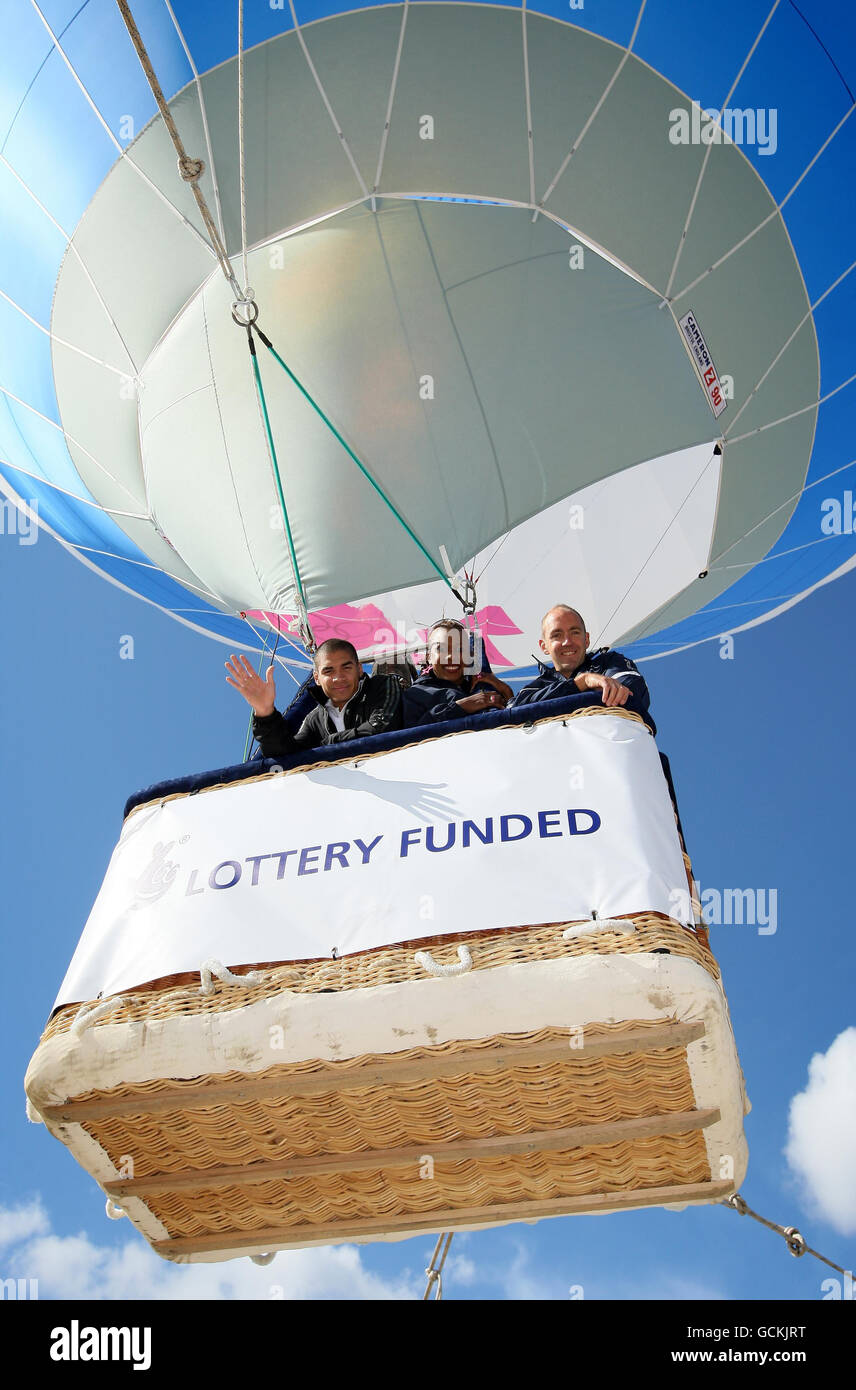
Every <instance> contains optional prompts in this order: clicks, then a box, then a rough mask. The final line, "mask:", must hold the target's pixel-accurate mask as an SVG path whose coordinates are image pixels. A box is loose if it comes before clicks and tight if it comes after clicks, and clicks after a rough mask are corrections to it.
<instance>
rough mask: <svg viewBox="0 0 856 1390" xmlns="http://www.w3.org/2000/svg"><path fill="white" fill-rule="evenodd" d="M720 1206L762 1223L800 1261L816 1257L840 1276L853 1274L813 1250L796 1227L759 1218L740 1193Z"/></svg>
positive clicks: (725, 1200) (727, 1198) (726, 1199)
mask: <svg viewBox="0 0 856 1390" xmlns="http://www.w3.org/2000/svg"><path fill="white" fill-rule="evenodd" d="M720 1206H723V1207H730V1208H731V1210H732V1211H736V1212H737V1213H738V1214H739V1215H740V1216H751V1217H752V1219H753V1221H760V1223H761V1225H762V1226H766V1227H767V1230H768V1231H775V1232H776V1234H777V1235H780V1236H781V1237H782V1238H783V1239H784V1241H785V1243H786V1244H787V1247H788V1249H789V1250H790V1252H791V1254H792V1255H794V1256H795V1257H796V1258H797V1259H799V1257H800V1256H801V1255H814V1257H815V1259H816V1260H822V1261H823V1263H824V1264H825V1265H829V1267H830V1269H837V1270H838V1273H839V1274H849V1273H850V1272H851V1271H850V1270H847V1269H843V1268H842V1267H841V1265H837V1264H835V1262H834V1261H833V1260H828V1259H827V1258H826V1256H825V1255H821V1254H820V1253H819V1251H817V1250H812V1248H811V1246H810V1245H806V1242H805V1237H804V1236H802V1235H801V1234H800V1232H799V1231H798V1230H797V1228H796V1226H777V1225H776V1223H775V1221H767V1220H766V1219H765V1218H764V1217H763V1216H759V1215H758V1213H757V1211H753V1210H752V1208H751V1207H750V1206H749V1204H748V1202H746V1201H744V1199H743V1198H742V1197H741V1196H740V1194H739V1192H736V1193H735V1194H734V1196H732V1197H726V1198H724V1199H723V1201H722V1202H720Z"/></svg>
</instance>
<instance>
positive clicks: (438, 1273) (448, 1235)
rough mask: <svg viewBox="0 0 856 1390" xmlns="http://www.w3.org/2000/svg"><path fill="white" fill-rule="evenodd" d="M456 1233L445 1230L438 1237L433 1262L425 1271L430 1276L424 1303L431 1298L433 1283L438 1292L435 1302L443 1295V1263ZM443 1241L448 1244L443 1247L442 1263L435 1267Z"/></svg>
mask: <svg viewBox="0 0 856 1390" xmlns="http://www.w3.org/2000/svg"><path fill="white" fill-rule="evenodd" d="M454 1234H455V1232H454V1231H444V1232H443V1233H442V1235H439V1236H438V1237H437V1244H436V1245H435V1246H434V1254H433V1255H432V1256H431V1263H430V1265H429V1266H428V1268H427V1269H426V1271H425V1273H426V1274H427V1276H428V1283H427V1285H426V1288H425V1292H424V1294H423V1295H422V1302H423V1303H427V1302H428V1300H429V1298H430V1297H431V1285H432V1284H436V1285H437V1292H436V1293H435V1295H434V1302H435V1303H436V1302H438V1301H439V1299H441V1298H442V1297H443V1265H444V1264H445V1263H446V1256H447V1255H448V1253H449V1246H450V1245H451V1244H452V1236H453V1235H454ZM443 1241H445V1242H446V1244H445V1246H444V1247H443V1253H442V1255H440V1263H439V1264H437V1265H436V1267H435V1261H436V1259H437V1256H438V1254H439V1252H440V1246H441V1245H442V1244H443Z"/></svg>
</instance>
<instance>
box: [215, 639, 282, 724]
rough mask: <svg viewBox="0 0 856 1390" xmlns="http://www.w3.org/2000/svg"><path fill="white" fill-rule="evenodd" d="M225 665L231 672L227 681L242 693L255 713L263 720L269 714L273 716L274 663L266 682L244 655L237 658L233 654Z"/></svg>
mask: <svg viewBox="0 0 856 1390" xmlns="http://www.w3.org/2000/svg"><path fill="white" fill-rule="evenodd" d="M225 665H226V670H227V671H228V672H229V675H227V677H226V680H227V681H228V682H229V685H231V686H233V687H234V688H235V690H238V691H240V693H241V694H242V695H243V697H244V699H245V700H246V702H247V704H248V705H252V707H253V713H254V714H257V715H259V716H260V717H262V718H263V717H264V716H265V715H267V714H273V712H274V709H275V707H276V686H275V684H274V679H273V663H271V664H270V666H269V667H268V669H267V676H266V677H265V679H264V680H262V678H261V676H260V675H258V674H257V672H255V671H254V670H253V668H252V666H251V665H250V663H249V662H248V661H247V658H246V657H245V656H243V655H242V656H240V657H236V656H235V655H234V653H233V655H232V656H231V657H230V659H229V660H228V661H227V662H226V663H225Z"/></svg>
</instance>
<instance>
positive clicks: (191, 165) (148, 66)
mask: <svg viewBox="0 0 856 1390" xmlns="http://www.w3.org/2000/svg"><path fill="white" fill-rule="evenodd" d="M116 4H117V5H118V6H119V12H120V14H121V16H122V18H123V20H124V21H125V28H126V29H127V30H128V34H129V36H130V39H131V42H132V44H133V45H134V48H135V49H136V51H137V57H138V58H139V60H140V66H141V67H142V69H143V72H144V73H145V75H146V80H147V81H148V84H149V87H150V88H151V92H152V96H153V97H154V99H155V102H156V103H157V107H158V110H159V111H160V113H161V116H162V117H163V123H164V125H165V126H166V128H167V131H168V132H169V136H170V139H171V140H172V143H173V145H174V146H175V150H176V153H177V155H178V171H179V173H180V174H181V177H182V178H183V179H184V180H185V182H186V183H189V184H190V188H191V191H192V193H193V196H194V198H195V199H196V205H197V207H198V208H199V211H200V213H201V214H202V220H203V222H204V223H205V229H206V231H207V232H208V239H209V241H210V242H211V245H212V247H213V248H214V252H215V254H216V256H217V260H218V261H219V262H220V268H221V270H222V271H223V274H224V275H225V277H226V279H227V281H228V282H229V284H230V285H231V287H232V289H233V290H234V292H235V295H236V297H237V299H238V301H239V302H243V299H244V295H243V292H242V291H241V289H240V287H239V285H238V282H237V280H236V279H235V273H234V271H233V270H232V267H231V265H230V264H229V258H228V256H227V254H226V248H225V247H224V245H223V242H222V240H221V238H220V233H219V231H218V230H217V226H216V224H215V222H214V218H213V217H212V216H211V211H210V209H209V207H208V204H207V203H206V201H205V197H204V195H203V193H202V190H201V188H200V187H199V178H200V176H201V174H202V172H203V170H204V168H205V165H204V164H203V162H202V160H201V159H191V157H190V156H189V155H188V153H187V151H186V149H185V148H184V144H183V142H182V139H181V136H180V135H179V133H178V127H177V125H176V124H175V121H174V119H173V115H172V112H171V111H170V109H169V106H168V105H167V101H166V97H165V96H164V94H163V90H162V88H161V85H160V83H159V82H158V79H157V77H156V76H155V70H154V68H153V67H152V62H151V59H150V58H149V55H148V52H147V51H146V46H145V44H144V43H143V40H142V38H141V37H140V31H139V29H138V28H137V26H136V24H135V22H134V17H133V15H132V14H131V7H130V5H129V4H128V0H116ZM242 192H243V186H242Z"/></svg>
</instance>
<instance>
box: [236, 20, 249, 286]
mask: <svg viewBox="0 0 856 1390" xmlns="http://www.w3.org/2000/svg"><path fill="white" fill-rule="evenodd" d="M238 170H239V174H240V181H241V264H242V265H243V268H244V294H245V295H246V294H247V279H248V276H247V184H246V166H245V162H244V0H238Z"/></svg>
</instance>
